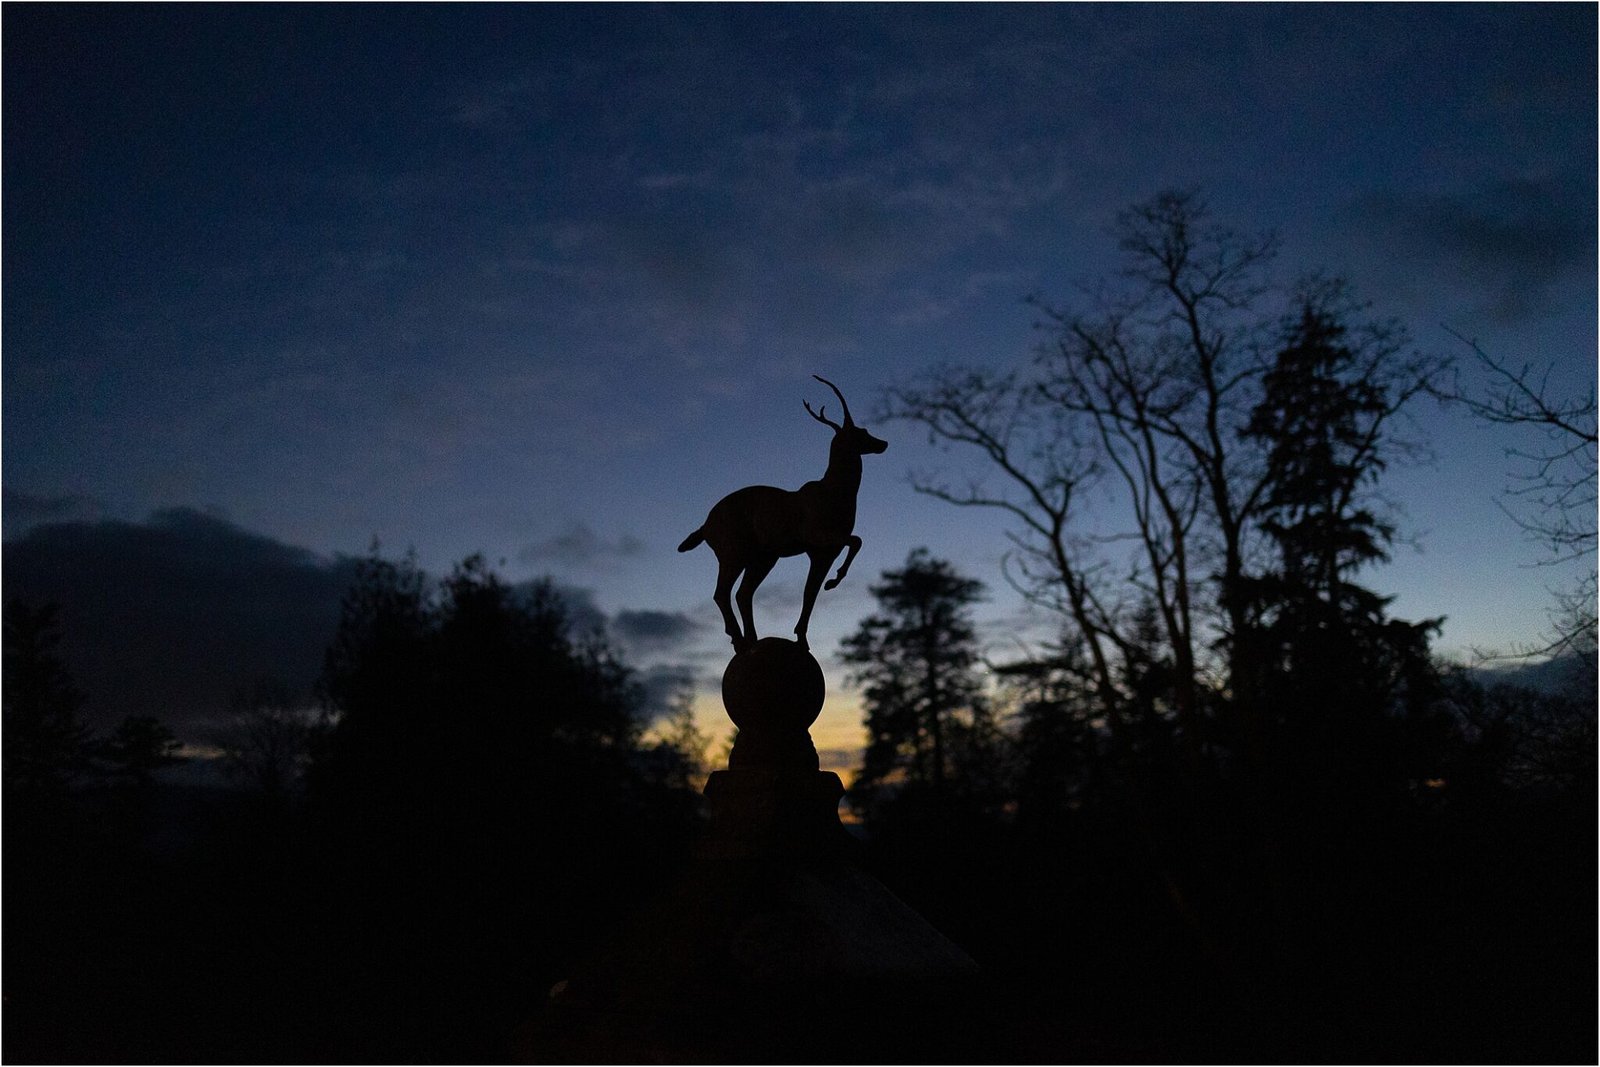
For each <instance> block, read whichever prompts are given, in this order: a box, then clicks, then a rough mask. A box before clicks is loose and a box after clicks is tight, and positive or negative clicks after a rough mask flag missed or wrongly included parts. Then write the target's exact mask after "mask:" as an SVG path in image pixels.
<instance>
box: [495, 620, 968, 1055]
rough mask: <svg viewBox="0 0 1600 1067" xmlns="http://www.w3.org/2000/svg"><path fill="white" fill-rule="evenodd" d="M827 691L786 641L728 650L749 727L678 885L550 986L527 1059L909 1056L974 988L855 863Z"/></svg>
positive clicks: (740, 719) (735, 707)
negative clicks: (823, 735) (830, 767)
mask: <svg viewBox="0 0 1600 1067" xmlns="http://www.w3.org/2000/svg"><path fill="white" fill-rule="evenodd" d="M823 692H824V689H823V679H822V671H821V668H820V667H818V665H817V663H816V660H814V659H813V658H812V657H811V655H810V653H809V652H807V651H806V650H805V649H803V648H801V647H800V646H799V645H798V644H796V643H794V642H791V641H782V640H778V639H775V638H768V639H766V640H763V641H761V642H759V643H758V644H757V645H756V646H755V647H754V648H753V649H751V650H748V651H746V652H743V653H740V654H739V655H737V656H735V657H734V659H733V661H732V662H731V663H730V664H729V666H728V669H727V672H726V674H725V675H724V677H723V700H724V703H725V704H726V705H727V708H728V713H729V715H730V717H732V719H733V720H734V722H735V723H736V724H737V725H738V727H739V735H738V738H737V740H736V742H735V744H734V748H733V752H732V755H731V756H730V758H729V767H728V769H727V770H723V771H718V772H716V773H715V774H713V775H712V776H711V778H710V780H709V781H708V782H707V784H706V789H705V794H706V798H707V800H708V801H709V803H710V811H711V821H710V826H709V828H708V831H707V834H706V836H705V838H704V840H703V841H702V842H701V843H700V845H699V847H698V848H697V850H696V853H695V856H694V858H693V861H692V862H691V863H690V865H689V868H688V870H687V871H686V873H685V874H684V876H683V878H682V879H681V880H680V882H679V883H678V885H677V886H676V887H675V888H674V890H673V891H672V892H671V893H670V894H668V896H667V897H666V898H665V899H663V900H660V901H658V902H657V903H656V904H655V905H654V906H653V907H651V908H649V909H647V910H646V911H645V912H643V913H642V914H640V915H639V916H637V917H636V918H635V919H634V921H632V922H630V923H629V924H627V925H626V926H625V927H623V928H622V929H620V930H618V931H616V932H615V933H614V934H613V936H612V937H610V938H609V939H607V940H606V941H605V942H604V943H603V944H602V945H601V946H600V948H599V949H598V951H597V952H596V953H595V954H594V955H593V956H592V957H591V958H590V959H589V960H588V961H586V962H585V963H584V964H583V965H582V966H580V967H579V968H577V969H576V970H575V971H574V973H573V975H572V976H571V978H570V979H568V980H567V981H566V982H563V983H561V984H560V985H558V986H557V988H556V989H555V990H554V991H553V992H552V995H551V999H550V1003H549V1005H548V1006H547V1008H546V1012H545V1016H544V1018H543V1019H542V1020H541V1022H540V1024H539V1025H538V1026H537V1027H536V1028H535V1029H536V1033H535V1034H534V1035H533V1036H532V1037H531V1038H530V1042H531V1044H529V1045H528V1047H527V1049H525V1050H524V1051H525V1052H526V1053H527V1054H528V1055H529V1056H530V1057H531V1058H549V1057H555V1058H558V1059H565V1060H572V1061H590V1062H605V1061H612V1062H616V1061H633V1062H639V1061H646V1062H717V1061H720V1060H744V1061H747V1062H762V1061H766V1062H773V1061H793V1060H796V1059H801V1060H811V1061H813V1062H817V1061H823V1062H825V1061H827V1060H829V1059H834V1060H837V1059H840V1058H843V1059H846V1060H852V1061H855V1062H861V1061H862V1059H863V1058H865V1059H869V1060H870V1059H872V1058H874V1057H873V1056H870V1055H865V1054H866V1053H867V1052H868V1051H869V1050H870V1049H872V1048H874V1047H875V1046H880V1051H879V1053H878V1055H877V1057H876V1058H887V1059H903V1058H905V1057H904V1055H902V1053H904V1052H905V1050H906V1048H907V1041H908V1040H910V1041H913V1042H914V1041H915V1039H916V1038H917V1037H918V1036H920V1037H923V1038H926V1037H928V1036H929V1035H930V1034H933V1033H936V1032H937V1026H936V1025H934V1024H935V1023H936V1021H937V1020H938V1019H940V1018H949V1017H950V1016H949V1015H948V1013H943V1012H941V1007H940V1006H941V1004H945V1003H950V1002H953V1001H955V1000H959V999H960V998H962V997H963V996H965V995H967V994H969V993H970V992H971V990H972V988H973V985H974V981H975V979H976V978H977V973H978V969H977V965H976V964H975V963H974V962H973V961H972V959H971V958H970V957H969V956H967V954H966V953H965V952H963V951H962V950H961V949H959V948H957V947H956V946H955V945H954V944H952V943H951V942H950V941H948V940H947V939H946V938H944V937H943V936H942V935H941V934H940V933H939V932H938V931H936V930H935V929H934V928H933V927H932V926H930V925H929V924H928V923H927V921H926V920H924V919H923V918H922V917H921V916H920V915H918V914H917V913H916V912H915V911H913V910H912V909H911V908H909V907H907V906H906V904H904V903H903V902H902V901H901V900H900V899H899V898H898V897H896V896H895V895H894V894H893V893H891V892H890V891H889V890H888V889H886V888H885V887H884V886H883V885H882V884H881V883H880V882H878V881H877V880H876V879H875V878H873V877H871V876H870V875H868V874H866V873H865V872H863V871H861V870H860V869H859V868H857V867H856V866H855V865H853V864H852V863H851V862H850V861H849V852H850V851H851V847H852V845H853V844H854V842H853V840H852V839H851V838H850V836H849V834H848V833H847V832H846V831H845V830H844V828H843V826H842V825H841V824H840V822H839V813H838V805H839V800H840V798H841V797H842V796H843V795H844V788H843V785H842V783H841V782H840V781H839V777H838V775H835V774H831V773H827V772H823V771H819V770H818V768H817V754H816V750H815V748H814V747H813V746H812V743H811V738H810V735H809V732H808V731H809V727H810V726H811V723H812V722H814V721H815V720H816V717H817V715H818V714H819V713H820V711H821V708H822V699H823ZM918 1026H921V1027H922V1028H923V1029H922V1030H921V1032H920V1035H919V1034H911V1033H907V1030H908V1028H915V1027H918ZM840 1045H843V1046H845V1047H835V1046H840ZM851 1045H853V1046H854V1048H851V1047H849V1046H851ZM897 1050H898V1051H897ZM912 1058H927V1057H926V1055H924V1056H922V1057H915V1056H913V1057H912Z"/></svg>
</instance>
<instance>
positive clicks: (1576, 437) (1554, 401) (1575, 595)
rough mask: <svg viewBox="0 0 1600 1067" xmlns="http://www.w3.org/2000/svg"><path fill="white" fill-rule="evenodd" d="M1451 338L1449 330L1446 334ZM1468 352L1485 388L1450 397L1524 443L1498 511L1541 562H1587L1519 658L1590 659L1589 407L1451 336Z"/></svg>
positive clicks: (1588, 400) (1509, 452) (1539, 374)
mask: <svg viewBox="0 0 1600 1067" xmlns="http://www.w3.org/2000/svg"><path fill="white" fill-rule="evenodd" d="M1450 332H1451V333H1454V332H1455V331H1453V330H1452V331H1450ZM1455 336H1456V337H1457V338H1459V339H1460V340H1461V341H1462V343H1464V344H1466V345H1467V346H1468V347H1469V348H1470V349H1471V350H1472V354H1473V357H1474V358H1475V360H1476V361H1477V364H1478V366H1479V367H1480V368H1481V369H1482V370H1483V371H1484V372H1485V373H1486V374H1487V376H1488V384H1487V385H1486V386H1485V387H1483V388H1482V389H1479V390H1467V389H1464V388H1462V387H1461V385H1460V384H1459V383H1458V384H1457V385H1456V386H1455V387H1454V389H1453V390H1451V391H1450V393H1449V395H1450V397H1451V399H1454V400H1458V401H1460V402H1462V403H1463V404H1465V405H1466V407H1467V410H1468V411H1470V412H1471V413H1472V414H1473V415H1474V416H1476V417H1477V418H1479V419H1481V420H1483V421H1484V422H1485V423H1488V424H1490V425H1495V426H1509V427H1512V428H1514V429H1516V430H1518V431H1521V433H1522V435H1523V437H1524V438H1525V440H1523V441H1519V442H1518V443H1517V444H1516V445H1514V446H1512V447H1509V448H1507V449H1506V456H1507V458H1509V459H1512V460H1514V461H1516V462H1517V464H1518V467H1517V469H1516V470H1515V471H1514V472H1513V474H1512V483H1511V484H1510V485H1509V486H1508V487H1507V488H1506V490H1505V494H1504V495H1505V497H1506V500H1507V501H1509V503H1502V504H1501V508H1502V510H1504V511H1505V512H1506V513H1507V514H1508V515H1510V516H1511V519H1512V521H1513V522H1515V523H1516V524H1517V525H1518V526H1519V527H1521V528H1522V530H1523V532H1525V533H1526V534H1527V535H1528V536H1529V537H1530V538H1532V539H1533V540H1535V541H1537V542H1540V543H1541V544H1543V545H1544V547H1545V553H1546V556H1545V559H1544V560H1543V561H1542V562H1544V563H1545V564H1548V565H1554V564H1559V563H1566V562H1569V561H1572V560H1577V559H1585V558H1587V559H1588V560H1589V568H1588V573H1587V574H1586V575H1584V576H1583V577H1582V578H1580V579H1579V580H1578V581H1576V582H1574V583H1573V584H1572V585H1571V586H1570V587H1569V588H1567V589H1565V590H1561V591H1559V592H1556V593H1555V603H1554V606H1553V607H1552V609H1551V612H1550V622H1551V627H1552V633H1551V634H1550V636H1549V639H1548V640H1547V641H1545V642H1544V643H1543V644H1542V645H1541V646H1537V647H1533V648H1525V649H1522V650H1521V651H1520V653H1519V654H1520V655H1522V656H1542V655H1552V656H1554V655H1561V654H1563V653H1576V654H1578V655H1580V656H1584V657H1586V658H1589V659H1591V660H1592V659H1593V657H1594V656H1595V653H1596V646H1597V631H1596V613H1595V605H1596V588H1597V586H1596V572H1595V564H1594V560H1595V548H1596V544H1597V527H1596V522H1595V500H1596V495H1595V485H1596V482H1595V479H1596V464H1595V460H1596V442H1597V440H1600V437H1597V434H1596V422H1595V418H1596V407H1595V393H1594V387H1593V386H1592V385H1591V386H1590V387H1589V394H1588V396H1581V395H1569V396H1560V395H1557V393H1556V392H1555V390H1554V388H1553V387H1552V386H1551V384H1550V376H1551V373H1552V371H1553V370H1554V368H1553V367H1552V366H1546V367H1544V368H1543V369H1542V370H1539V369H1536V368H1535V367H1534V366H1533V365H1531V364H1528V363H1524V364H1523V365H1522V366H1521V367H1516V368H1513V366H1512V365H1511V364H1509V363H1508V362H1506V361H1505V360H1502V359H1497V358H1495V357H1493V356H1491V355H1489V354H1488V353H1487V352H1485V351H1484V350H1483V349H1482V348H1481V347H1480V346H1479V345H1478V343H1477V342H1476V341H1470V340H1468V339H1467V338H1465V337H1462V336H1461V335H1460V334H1455Z"/></svg>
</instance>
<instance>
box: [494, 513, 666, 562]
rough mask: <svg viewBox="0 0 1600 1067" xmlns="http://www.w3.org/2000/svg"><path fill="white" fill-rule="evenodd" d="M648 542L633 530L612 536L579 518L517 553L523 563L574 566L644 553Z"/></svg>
mask: <svg viewBox="0 0 1600 1067" xmlns="http://www.w3.org/2000/svg"><path fill="white" fill-rule="evenodd" d="M644 549H645V545H644V542H643V541H641V540H639V538H637V537H635V536H633V535H632V534H626V533H625V534H622V535H621V536H619V537H617V538H615V539H612V540H608V539H606V538H603V537H601V536H600V535H599V534H597V533H595V532H594V531H593V530H591V529H590V528H589V527H588V526H586V525H585V524H583V523H581V522H579V523H574V524H572V525H571V526H569V527H568V528H567V529H566V530H564V531H563V532H561V533H559V534H557V535H555V536H554V537H550V538H546V539H545V540H543V541H536V542H534V543H533V544H531V545H528V546H527V547H525V548H524V549H523V550H522V551H521V552H519V553H517V558H518V559H519V560H521V561H522V562H523V563H530V564H541V563H559V564H565V565H567V566H574V567H587V566H593V565H594V564H596V563H599V562H601V561H603V560H614V559H627V558H631V557H634V556H639V555H643V554H644Z"/></svg>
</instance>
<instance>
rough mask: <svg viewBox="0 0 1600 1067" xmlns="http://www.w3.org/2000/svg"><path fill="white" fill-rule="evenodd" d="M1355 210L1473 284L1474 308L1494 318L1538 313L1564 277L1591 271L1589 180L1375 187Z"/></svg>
mask: <svg viewBox="0 0 1600 1067" xmlns="http://www.w3.org/2000/svg"><path fill="white" fill-rule="evenodd" d="M1354 211H1355V213H1356V214H1357V216H1358V217H1359V218H1361V219H1362V220H1364V221H1365V222H1367V223H1368V224H1370V225H1371V226H1372V227H1374V228H1376V229H1377V231H1378V236H1379V239H1380V240H1384V239H1386V240H1387V241H1388V242H1389V243H1390V244H1391V245H1392V246H1397V247H1398V248H1399V249H1401V250H1403V251H1404V252H1405V253H1406V254H1407V255H1408V256H1409V257H1411V258H1412V259H1413V260H1415V259H1418V258H1420V259H1422V260H1424V261H1426V262H1427V263H1428V266H1429V267H1430V268H1431V272H1436V273H1437V275H1440V276H1443V277H1447V278H1448V277H1452V276H1453V277H1454V278H1455V279H1456V280H1457V281H1458V283H1462V284H1465V285H1469V286H1473V287H1476V288H1478V289H1480V290H1481V292H1482V297H1481V301H1482V303H1481V310H1482V311H1483V312H1484V313H1485V314H1487V315H1489V316H1490V317H1491V318H1493V319H1494V320H1496V321H1499V322H1513V321H1516V320H1519V319H1523V318H1526V317H1528V316H1531V315H1536V314H1539V313H1541V312H1542V311H1544V310H1545V309H1546V308H1547V306H1548V304H1549V302H1550V298H1551V295H1552V292H1553V290H1554V289H1555V288H1556V287H1557V286H1559V285H1561V284H1562V283H1563V282H1565V281H1568V280H1570V279H1574V278H1578V277H1586V278H1591V279H1592V271H1593V267H1594V259H1595V231H1594V217H1595V191H1594V188H1593V186H1592V184H1582V183H1578V182H1573V181H1560V180H1553V179H1543V180H1533V179H1506V180H1501V181H1496V182H1492V183H1485V184H1482V185H1479V186H1477V187H1474V188H1469V189H1463V190H1456V191H1451V192H1440V193H1379V194H1373V195H1371V196H1368V197H1365V198H1363V199H1362V200H1360V201H1358V202H1357V204H1356V205H1355V207H1354Z"/></svg>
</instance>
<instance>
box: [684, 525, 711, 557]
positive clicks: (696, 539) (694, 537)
mask: <svg viewBox="0 0 1600 1067" xmlns="http://www.w3.org/2000/svg"><path fill="white" fill-rule="evenodd" d="M705 539H706V528H705V527H704V526H702V527H700V529H698V530H696V531H695V532H694V533H692V534H690V535H689V536H688V537H685V538H684V539H683V544H681V545H679V546H678V551H679V552H687V551H689V550H690V549H691V548H695V547H697V546H698V545H699V544H700V542H701V541H704V540H705Z"/></svg>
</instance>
